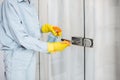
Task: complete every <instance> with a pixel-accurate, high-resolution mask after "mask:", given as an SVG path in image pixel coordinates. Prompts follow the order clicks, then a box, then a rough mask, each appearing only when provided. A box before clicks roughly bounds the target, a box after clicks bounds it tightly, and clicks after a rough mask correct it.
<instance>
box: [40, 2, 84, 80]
mask: <svg viewBox="0 0 120 80" xmlns="http://www.w3.org/2000/svg"><path fill="white" fill-rule="evenodd" d="M39 1H40V2H39V15H40V21H41V24H44V23H47V22H48V23H50V24H53V25H57V26H60V27H61V28H62V30H63V38H65V39H69V40H71V37H72V36H73V37H84V7H83V3H84V2H83V0H39ZM40 60H41V62H40V66H41V70H40V71H41V72H40V73H41V74H40V80H84V78H85V76H84V74H85V72H84V71H85V69H84V66H85V65H84V61H85V60H84V47H80V46H74V45H72V46H71V47H69V48H67V49H66V50H65V51H64V52H62V53H57V54H53V55H45V54H41V59H40Z"/></svg>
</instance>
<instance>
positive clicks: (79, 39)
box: [61, 37, 93, 48]
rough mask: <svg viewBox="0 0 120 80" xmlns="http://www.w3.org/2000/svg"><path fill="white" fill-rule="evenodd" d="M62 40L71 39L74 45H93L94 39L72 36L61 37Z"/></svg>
mask: <svg viewBox="0 0 120 80" xmlns="http://www.w3.org/2000/svg"><path fill="white" fill-rule="evenodd" d="M61 40H62V41H69V42H71V43H72V44H73V45H77V46H83V47H90V48H92V47H93V39H90V38H83V37H72V38H71V40H67V39H61Z"/></svg>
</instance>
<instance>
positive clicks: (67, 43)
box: [62, 41, 71, 46]
mask: <svg viewBox="0 0 120 80" xmlns="http://www.w3.org/2000/svg"><path fill="white" fill-rule="evenodd" d="M62 44H66V45H67V46H70V45H71V43H70V42H69V41H62Z"/></svg>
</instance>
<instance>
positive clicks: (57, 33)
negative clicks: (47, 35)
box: [52, 26, 62, 36]
mask: <svg viewBox="0 0 120 80" xmlns="http://www.w3.org/2000/svg"><path fill="white" fill-rule="evenodd" d="M52 32H53V34H54V35H55V36H62V30H61V29H60V28H59V27H58V26H53V31H52Z"/></svg>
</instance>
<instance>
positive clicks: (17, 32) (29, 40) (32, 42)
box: [3, 2, 47, 52]
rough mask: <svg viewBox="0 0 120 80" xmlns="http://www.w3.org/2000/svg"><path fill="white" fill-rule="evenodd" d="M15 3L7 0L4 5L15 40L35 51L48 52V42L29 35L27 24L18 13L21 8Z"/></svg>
mask: <svg viewBox="0 0 120 80" xmlns="http://www.w3.org/2000/svg"><path fill="white" fill-rule="evenodd" d="M16 7H17V6H14V5H13V4H11V3H9V2H7V3H6V4H5V7H4V13H5V14H4V17H3V18H5V19H6V23H7V24H8V28H9V30H10V32H11V34H12V36H13V37H14V40H15V41H16V42H17V43H18V44H19V45H21V46H23V47H25V48H26V49H32V50H34V51H40V52H47V42H44V41H40V40H38V39H36V38H34V37H32V36H31V35H29V34H28V33H27V31H26V29H25V25H24V24H23V22H22V20H21V19H20V15H19V14H18V13H19V12H18V11H19V10H18V9H17V8H16ZM28 21H29V20H28Z"/></svg>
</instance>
